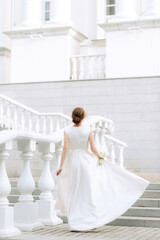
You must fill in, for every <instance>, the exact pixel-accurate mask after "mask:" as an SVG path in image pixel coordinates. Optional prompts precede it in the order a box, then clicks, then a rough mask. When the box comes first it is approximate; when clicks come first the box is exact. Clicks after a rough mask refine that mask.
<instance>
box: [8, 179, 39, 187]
mask: <svg viewBox="0 0 160 240" xmlns="http://www.w3.org/2000/svg"><path fill="white" fill-rule="evenodd" d="M17 183H18V182H17V181H16V180H11V181H10V184H11V187H17ZM35 186H36V188H38V182H37V181H36V182H35Z"/></svg>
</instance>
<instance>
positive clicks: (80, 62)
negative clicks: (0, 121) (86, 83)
mask: <svg viewBox="0 0 160 240" xmlns="http://www.w3.org/2000/svg"><path fill="white" fill-rule="evenodd" d="M83 60H84V58H83V57H80V58H79V79H83V78H84V61H83Z"/></svg>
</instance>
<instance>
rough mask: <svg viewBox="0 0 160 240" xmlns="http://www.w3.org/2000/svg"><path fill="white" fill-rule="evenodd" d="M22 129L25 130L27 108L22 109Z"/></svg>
mask: <svg viewBox="0 0 160 240" xmlns="http://www.w3.org/2000/svg"><path fill="white" fill-rule="evenodd" d="M21 129H22V130H25V110H24V109H23V108H22V109H21Z"/></svg>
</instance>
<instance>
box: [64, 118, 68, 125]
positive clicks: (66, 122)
mask: <svg viewBox="0 0 160 240" xmlns="http://www.w3.org/2000/svg"><path fill="white" fill-rule="evenodd" d="M63 124H64V126H63V127H67V125H68V120H67V119H65V118H64V119H63Z"/></svg>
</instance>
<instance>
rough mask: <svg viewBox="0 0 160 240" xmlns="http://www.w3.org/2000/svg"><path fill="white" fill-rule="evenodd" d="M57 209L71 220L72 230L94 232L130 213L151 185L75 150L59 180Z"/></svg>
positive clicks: (93, 156)
mask: <svg viewBox="0 0 160 240" xmlns="http://www.w3.org/2000/svg"><path fill="white" fill-rule="evenodd" d="M57 184H58V198H57V202H56V206H55V207H56V209H60V210H61V212H62V214H64V215H65V216H67V218H68V226H69V229H70V230H78V231H83V230H90V229H93V228H97V227H100V226H102V225H104V224H107V223H109V222H111V221H113V220H115V219H116V218H117V217H119V216H120V215H122V214H123V213H124V212H126V211H127V209H129V208H130V207H131V206H132V205H133V204H134V203H135V202H136V201H137V200H138V198H139V197H140V196H141V195H142V194H143V192H144V191H145V189H146V187H147V186H148V184H149V182H148V181H147V180H145V179H143V178H141V177H139V176H137V175H136V174H134V173H131V172H130V171H128V170H126V169H122V168H121V167H119V166H117V165H115V164H113V163H112V162H110V161H109V160H106V159H105V160H104V161H103V164H102V166H99V165H98V158H97V157H96V156H95V155H94V154H92V153H90V152H89V151H87V150H84V149H75V150H73V151H72V152H71V153H70V154H69V156H68V157H67V159H66V160H65V163H64V167H63V170H62V172H61V173H60V175H59V176H58V177H57Z"/></svg>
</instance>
